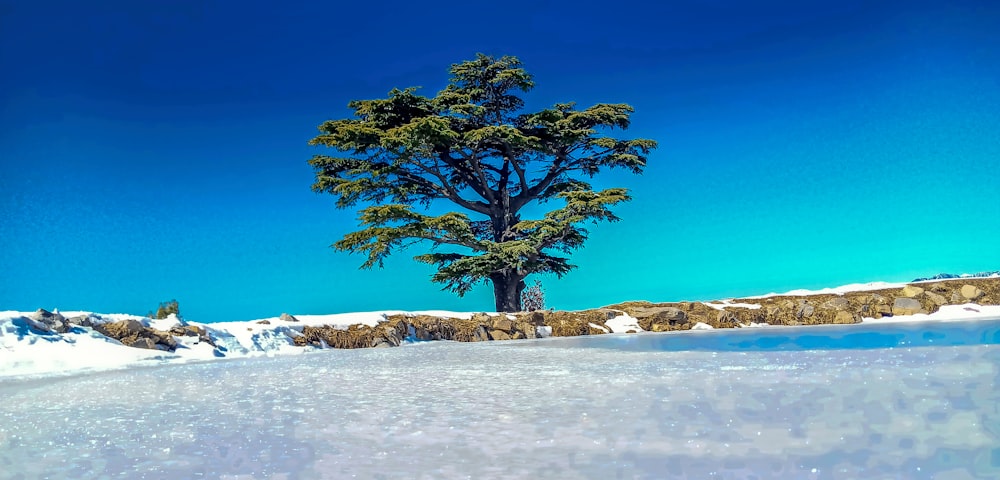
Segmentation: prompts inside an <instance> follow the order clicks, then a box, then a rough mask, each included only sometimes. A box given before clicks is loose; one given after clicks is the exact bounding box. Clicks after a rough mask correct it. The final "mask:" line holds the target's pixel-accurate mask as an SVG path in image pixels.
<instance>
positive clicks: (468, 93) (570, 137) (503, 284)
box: [309, 54, 656, 312]
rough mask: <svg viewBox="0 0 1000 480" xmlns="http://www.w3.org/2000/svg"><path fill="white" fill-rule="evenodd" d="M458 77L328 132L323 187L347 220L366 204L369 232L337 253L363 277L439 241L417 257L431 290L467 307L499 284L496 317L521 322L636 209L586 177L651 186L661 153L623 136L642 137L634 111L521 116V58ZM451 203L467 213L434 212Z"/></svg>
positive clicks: (317, 160)
mask: <svg viewBox="0 0 1000 480" xmlns="http://www.w3.org/2000/svg"><path fill="white" fill-rule="evenodd" d="M450 71H451V79H450V82H449V83H448V86H447V87H445V88H444V90H441V91H440V92H438V93H437V95H435V96H433V97H426V96H422V95H420V94H418V93H417V91H418V89H417V88H406V89H403V90H399V89H394V90H392V91H390V92H389V94H388V97H387V98H382V99H374V100H356V101H352V102H350V103H348V107H349V108H350V109H352V110H353V111H354V114H353V116H352V117H351V118H346V119H340V120H330V121H326V122H324V123H323V124H322V125H320V126H319V131H320V134H319V135H317V136H316V137H315V138H313V139H312V140H311V141H310V144H311V145H314V146H322V147H329V148H330V149H332V150H334V151H336V154H334V155H315V156H313V158H312V159H311V160H310V161H309V163H310V164H311V165H312V167H313V169H314V172H315V183H313V186H312V188H313V190H314V191H316V192H321V193H329V194H332V195H334V196H335V197H336V205H337V207H339V208H354V207H357V206H359V205H360V206H361V208H360V211H359V223H360V227H361V230H358V231H355V232H352V233H348V234H347V235H345V236H344V238H342V239H341V240H339V241H337V242H336V243H335V244H334V245H333V247H334V248H335V249H337V250H340V251H345V252H351V253H361V254H364V255H365V256H366V257H367V258H366V260H365V262H364V263H363V264H362V268H372V267H375V266H378V267H382V266H383V262H384V260H385V259H386V258H387V257H389V256H390V255H392V254H393V253H395V252H396V251H397V250H400V249H403V248H406V247H408V246H410V245H411V244H413V243H416V242H426V243H428V244H430V246H431V250H430V252H428V253H425V254H421V255H417V256H416V257H415V259H416V260H417V261H419V262H424V263H428V264H431V265H434V266H435V267H436V268H437V273H435V274H434V275H433V276H432V278H431V280H432V281H434V282H437V283H440V284H442V285H443V286H444V288H445V289H447V290H450V291H453V292H455V293H457V294H458V295H460V296H461V295H464V294H465V293H467V292H469V291H470V290H471V289H472V288H473V287H474V286H476V285H478V284H481V283H484V282H491V283H492V284H493V287H494V295H495V299H496V308H497V311H507V312H509V311H519V310H520V309H521V292H522V291H523V290H524V287H525V283H524V279H525V278H526V277H527V276H528V275H531V274H534V273H550V274H555V275H556V276H557V277H562V276H563V275H565V274H566V273H567V272H569V271H570V270H571V269H572V268H574V266H573V265H571V264H570V263H569V259H568V257H567V255H568V254H569V253H570V252H572V251H573V250H575V249H578V248H580V247H581V246H582V245H583V243H584V241H585V240H586V239H587V234H588V232H587V230H586V229H585V228H583V225H585V224H587V223H597V222H600V221H609V222H614V221H617V220H618V217H616V216H615V215H614V213H613V212H612V211H611V207H613V206H615V205H618V204H620V203H622V202H625V201H628V200H629V199H630V198H629V195H628V191H627V190H626V189H624V188H608V189H605V190H594V189H593V188H592V187H591V185H590V184H589V183H587V182H586V179H588V178H592V177H594V176H595V175H597V174H598V173H600V172H601V171H604V170H607V169H616V168H617V169H624V170H626V171H629V172H631V173H634V174H641V173H642V171H643V169H644V167H645V166H646V160H647V156H648V155H649V153H650V151H651V150H652V149H654V148H656V142H655V141H653V140H648V139H619V138H615V137H613V136H611V135H610V133H611V132H613V131H614V130H624V129H627V128H628V127H629V121H630V116H631V114H632V113H633V109H632V107H631V106H629V105H626V104H611V103H600V104H597V105H593V106H591V107H588V108H584V109H578V108H577V107H576V105H575V104H574V103H559V104H556V105H554V106H552V107H550V108H546V109H543V110H541V111H538V112H522V111H521V110H522V109H523V107H524V100H523V99H522V98H521V95H523V94H524V93H526V92H528V91H529V90H531V88H532V87H533V86H534V82H533V79H532V76H531V75H530V74H529V73H528V72H526V71H525V70H524V69H523V68H522V64H521V62H520V60H518V59H517V58H516V57H510V56H504V57H499V58H497V57H493V56H488V55H483V54H478V55H477V56H476V58H475V59H472V60H468V61H465V62H461V63H457V64H454V65H452V66H451V70H450ZM442 201H443V202H447V203H450V204H452V205H453V206H454V207H457V208H458V209H459V210H461V211H460V212H449V213H445V214H443V215H436V216H435V215H428V214H425V213H421V211H423V212H426V211H428V207H430V206H431V205H432V204H436V203H438V202H442ZM549 201H552V202H554V203H558V204H559V206H557V207H556V208H554V209H553V210H551V211H549V212H548V213H545V214H544V215H543V216H542V218H538V219H525V218H522V217H521V212H522V209H523V208H524V207H525V206H526V205H529V204H531V203H533V202H537V203H544V202H549ZM418 209H419V210H420V211H418ZM438 247H441V248H438Z"/></svg>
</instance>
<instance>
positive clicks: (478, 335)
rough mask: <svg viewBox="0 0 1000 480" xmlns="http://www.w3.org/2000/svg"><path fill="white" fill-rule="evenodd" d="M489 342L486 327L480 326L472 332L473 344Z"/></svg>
mask: <svg viewBox="0 0 1000 480" xmlns="http://www.w3.org/2000/svg"><path fill="white" fill-rule="evenodd" d="M489 340H490V334H489V332H487V331H486V327H484V326H482V325H480V326H479V327H478V328H476V329H475V330H474V331H473V332H472V341H473V342H487V341H489Z"/></svg>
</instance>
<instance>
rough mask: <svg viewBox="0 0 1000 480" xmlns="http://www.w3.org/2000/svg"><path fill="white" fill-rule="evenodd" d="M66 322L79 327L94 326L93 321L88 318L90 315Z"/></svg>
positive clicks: (79, 316) (76, 317)
mask: <svg viewBox="0 0 1000 480" xmlns="http://www.w3.org/2000/svg"><path fill="white" fill-rule="evenodd" d="M66 321H67V322H69V323H70V324H72V325H79V326H81V327H93V326H94V320H93V319H92V318H91V317H90V315H77V316H75V317H72V318H69V319H67V320H66Z"/></svg>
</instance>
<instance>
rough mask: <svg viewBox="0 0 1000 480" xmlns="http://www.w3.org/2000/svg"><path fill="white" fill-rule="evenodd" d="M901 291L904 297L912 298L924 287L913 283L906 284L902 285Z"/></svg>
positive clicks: (922, 290)
mask: <svg viewBox="0 0 1000 480" xmlns="http://www.w3.org/2000/svg"><path fill="white" fill-rule="evenodd" d="M901 293H902V295H903V296H904V297H906V298H914V297H918V296H920V295H921V294H922V293H924V289H922V288H920V287H917V286H914V285H907V286H905V287H903V291H902V292H901Z"/></svg>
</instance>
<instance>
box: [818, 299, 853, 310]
mask: <svg viewBox="0 0 1000 480" xmlns="http://www.w3.org/2000/svg"><path fill="white" fill-rule="evenodd" d="M850 307H851V302H849V301H848V300H847V299H846V298H844V297H834V298H831V299H829V300H827V301H825V302H823V308H828V309H830V310H846V309H848V308H850Z"/></svg>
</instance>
